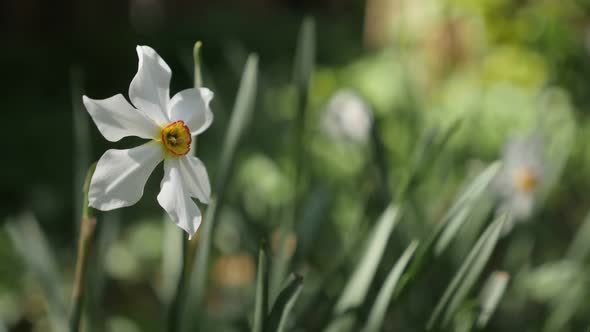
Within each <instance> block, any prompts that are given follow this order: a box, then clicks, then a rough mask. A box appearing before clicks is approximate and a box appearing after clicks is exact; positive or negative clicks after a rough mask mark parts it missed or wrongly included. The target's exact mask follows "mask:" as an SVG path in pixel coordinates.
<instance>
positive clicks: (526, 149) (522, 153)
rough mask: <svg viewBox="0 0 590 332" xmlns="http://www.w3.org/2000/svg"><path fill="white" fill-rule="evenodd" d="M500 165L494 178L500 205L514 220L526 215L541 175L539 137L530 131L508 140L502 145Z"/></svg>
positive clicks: (542, 167) (541, 178) (524, 217)
mask: <svg viewBox="0 0 590 332" xmlns="http://www.w3.org/2000/svg"><path fill="white" fill-rule="evenodd" d="M502 159H503V162H502V169H501V170H500V172H499V174H498V177H497V178H496V188H497V191H498V193H499V194H500V196H501V198H502V204H503V206H502V209H503V210H508V211H510V212H511V215H512V216H513V217H514V219H516V220H523V219H526V218H528V217H529V216H530V215H531V213H532V211H533V207H534V203H535V196H536V194H537V193H538V191H539V190H538V189H539V187H540V185H541V184H542V182H543V180H544V177H543V173H544V163H543V159H542V141H541V138H540V137H539V136H538V135H531V136H528V137H522V138H518V139H514V140H512V141H509V142H508V143H507V144H506V147H505V148H504V155H503V158H502Z"/></svg>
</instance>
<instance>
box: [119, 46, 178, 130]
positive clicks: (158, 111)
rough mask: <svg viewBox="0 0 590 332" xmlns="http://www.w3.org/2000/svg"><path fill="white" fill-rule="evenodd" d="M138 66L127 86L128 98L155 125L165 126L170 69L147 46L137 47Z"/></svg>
mask: <svg viewBox="0 0 590 332" xmlns="http://www.w3.org/2000/svg"><path fill="white" fill-rule="evenodd" d="M137 56H138V57H139V65H138V68H137V74H135V77H134V78H133V80H132V81H131V84H130V85H129V98H130V99H131V102H132V103H133V105H135V107H137V108H138V109H140V110H141V111H143V112H145V113H146V114H147V115H148V116H149V117H150V118H152V119H153V120H154V121H155V122H156V123H158V124H159V125H161V126H163V125H165V124H167V123H168V122H169V121H168V115H167V114H166V107H167V106H168V101H169V100H170V92H169V86H170V77H171V76H172V72H171V71H170V67H168V65H167V64H166V62H164V60H163V59H162V58H160V56H159V55H158V53H156V51H154V50H153V49H152V48H151V47H149V46H137Z"/></svg>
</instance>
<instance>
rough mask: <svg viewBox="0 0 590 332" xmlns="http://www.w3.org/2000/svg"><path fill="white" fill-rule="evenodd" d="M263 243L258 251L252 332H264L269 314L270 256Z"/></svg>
mask: <svg viewBox="0 0 590 332" xmlns="http://www.w3.org/2000/svg"><path fill="white" fill-rule="evenodd" d="M265 246H266V244H265V243H262V244H261V246H260V250H259V251H258V271H257V275H256V304H255V307H254V324H253V327H252V332H263V331H264V323H265V320H266V315H267V314H268V254H267V252H266V248H265Z"/></svg>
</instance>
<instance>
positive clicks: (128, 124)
mask: <svg viewBox="0 0 590 332" xmlns="http://www.w3.org/2000/svg"><path fill="white" fill-rule="evenodd" d="M82 100H83V101H84V106H86V110H87V111H88V113H89V114H90V116H91V117H92V120H94V123H95V124H96V127H98V130H100V133H101V134H102V136H104V137H105V138H106V139H108V140H109V141H111V142H116V141H118V140H120V139H121V138H123V137H127V136H137V137H141V138H147V139H152V138H155V137H158V135H159V132H160V127H159V126H158V125H157V124H156V123H155V122H154V121H153V120H151V119H150V118H148V117H146V116H145V115H144V114H143V113H142V112H140V111H138V110H137V109H135V108H133V106H131V104H129V103H128V102H127V100H125V97H123V95H121V94H118V95H115V96H112V97H110V98H106V99H91V98H88V97H86V96H83V97H82Z"/></svg>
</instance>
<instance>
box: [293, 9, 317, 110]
mask: <svg viewBox="0 0 590 332" xmlns="http://www.w3.org/2000/svg"><path fill="white" fill-rule="evenodd" d="M315 39H316V37H315V21H314V19H313V18H311V17H306V18H305V19H303V23H302V24H301V30H300V31H299V40H298V41H297V51H296V53H295V65H294V68H293V82H294V83H295V86H296V87H297V91H298V92H299V98H300V99H299V100H300V101H304V102H306V101H307V94H308V92H309V86H310V82H311V76H312V74H313V70H314V66H315V52H316V51H315V46H316V40H315ZM299 106H300V107H305V105H299Z"/></svg>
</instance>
